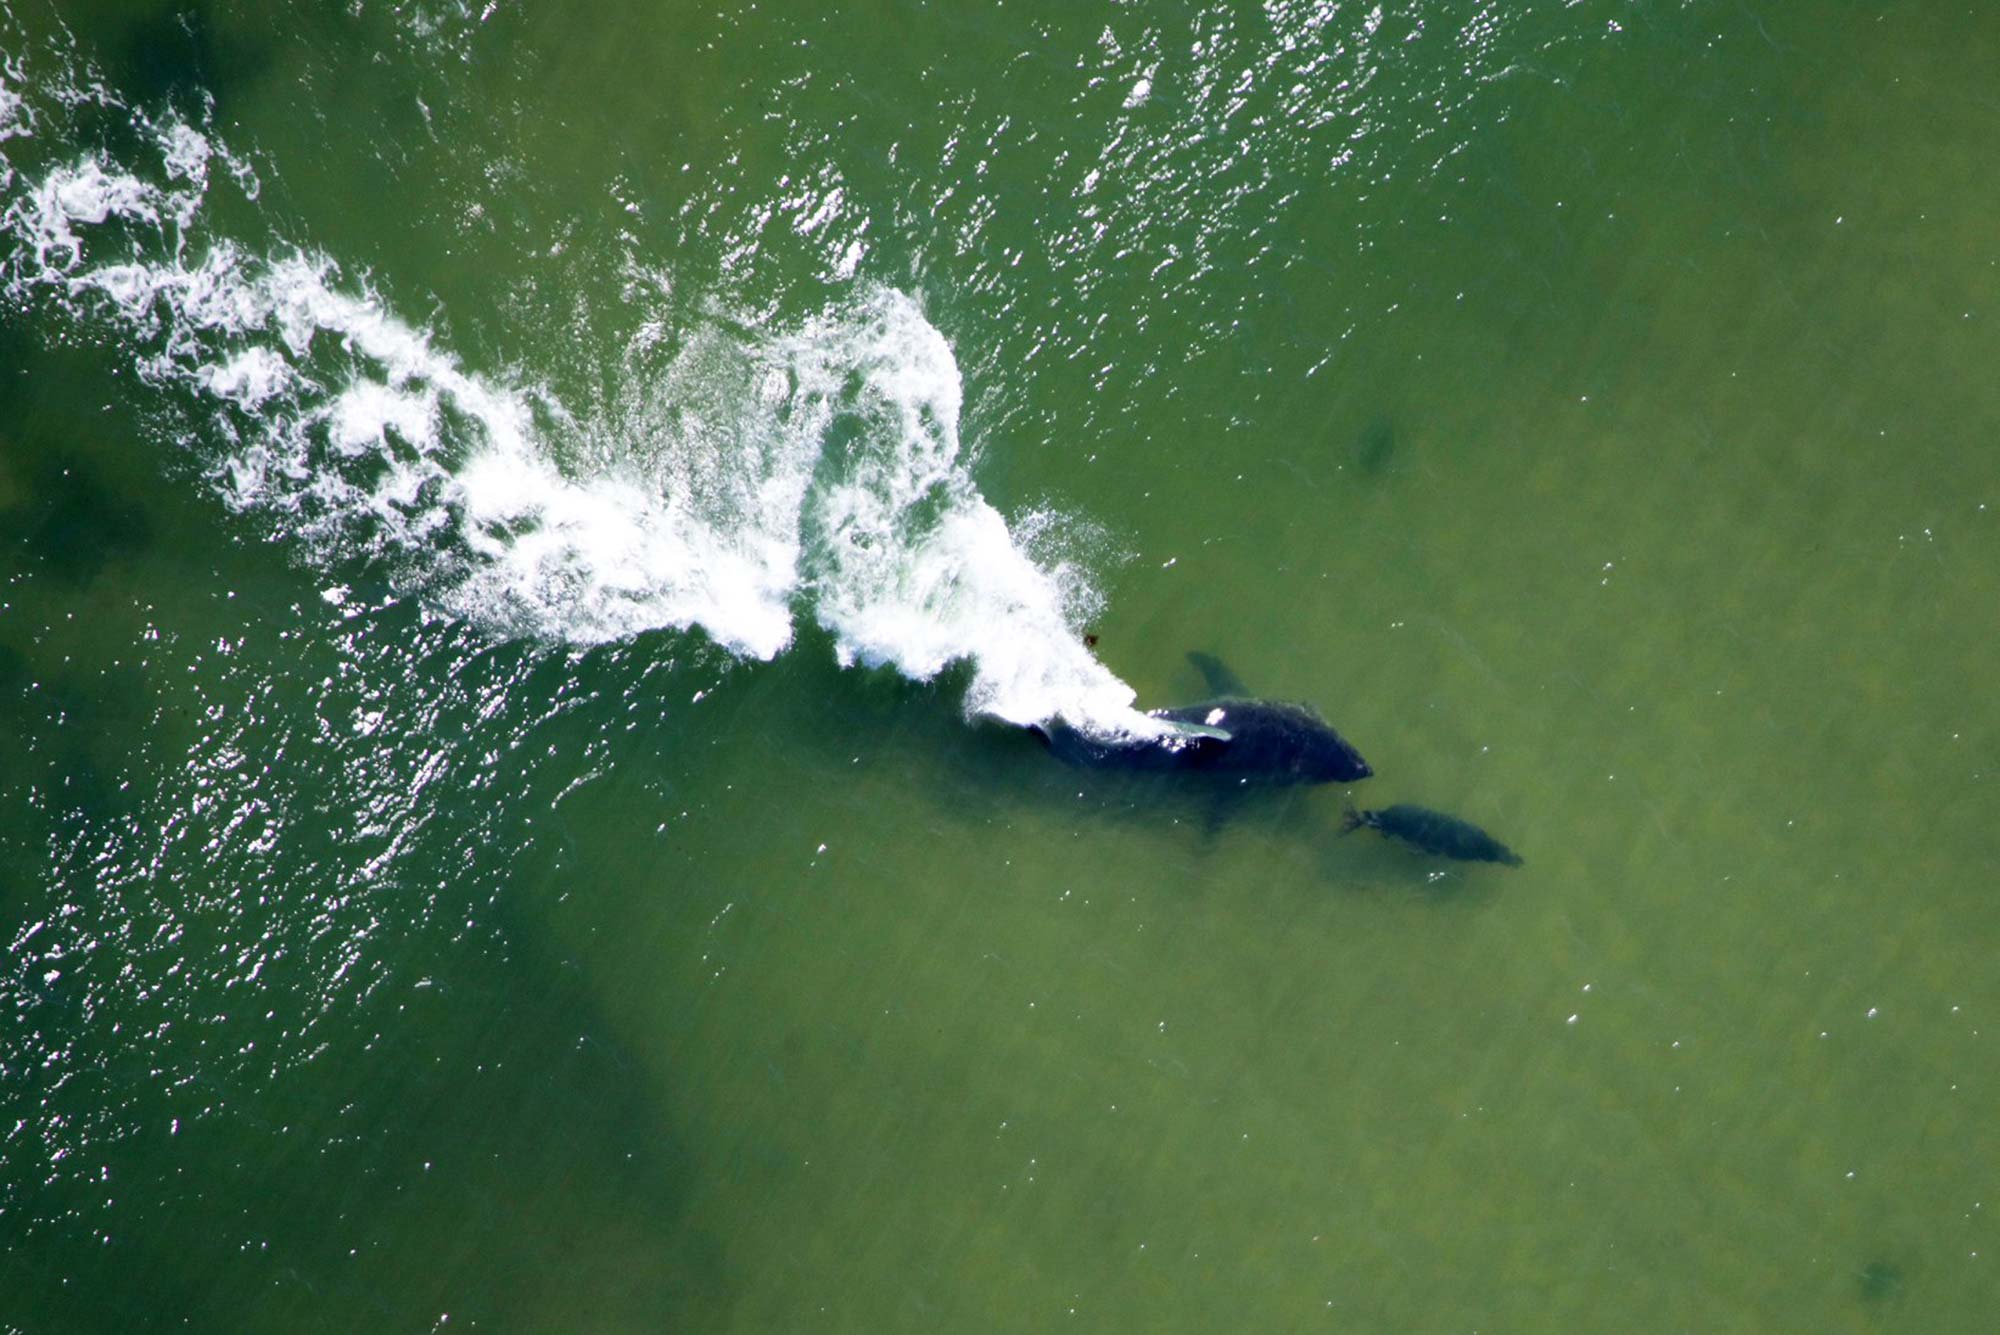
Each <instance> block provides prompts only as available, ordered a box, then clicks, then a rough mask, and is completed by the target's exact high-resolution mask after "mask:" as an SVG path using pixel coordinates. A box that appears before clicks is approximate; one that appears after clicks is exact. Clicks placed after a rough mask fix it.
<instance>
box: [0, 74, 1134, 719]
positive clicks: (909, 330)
mask: <svg viewBox="0 0 2000 1335" xmlns="http://www.w3.org/2000/svg"><path fill="white" fill-rule="evenodd" d="M0 92H6V90H5V89H4V87H0ZM6 96H7V97H8V98H13V94H12V93H11V92H7V93H6ZM17 100H18V99H16V101H17ZM14 106H15V103H14V102H12V101H0V115H4V116H5V117H6V118H7V119H0V125H9V124H15V123H25V119H24V118H25V116H26V113H25V111H21V110H17V109H13V108H14ZM140 124H141V126H142V128H144V129H146V130H147V131H149V132H150V134H151V136H152V139H153V142H154V149H155V160H154V161H153V162H151V163H149V164H120V163H114V162H112V161H111V160H109V159H106V158H104V157H102V156H98V155H85V156H83V157H80V158H79V159H77V160H75V161H73V162H69V163H66V164H63V165H59V166H56V167H54V168H51V169H48V170H46V171H45V173H44V174H43V175H42V176H41V178H40V179H39V180H36V181H33V182H27V183H24V184H22V185H20V186H19V187H18V188H15V189H12V190H10V191H9V193H8V195H7V197H6V204H5V209H4V212H0V227H4V229H5V232H6V234H7V235H8V237H9V239H10V240H11V241H12V243H13V251H14V253H13V255H12V256H11V257H8V258H5V259H4V270H0V273H4V276H5V279H6V282H7V290H8V291H9V293H10V294H11V295H13V296H14V297H16V298H17V299H18V298H26V297H32V298H36V299H42V300H47V301H50V302H53V303H54V304H56V305H57V306H59V307H61V308H63V309H66V310H67V311H68V312H69V313H70V314H71V315H73V316H74V317H75V318H77V319H79V320H82V321H86V322H93V323H97V324H100V325H102V324H105V323H108V324H109V325H110V326H111V327H112V329H113V330H114V331H115V332H117V333H118V334H119V336H121V337H123V338H125V339H126V340H127V341H128V343H129V344H130V346H131V347H132V349H133V362H134V365H135V367H136V368H137V369H138V370H139V371H140V372H141V373H142V375H144V376H145V377H146V378H147V379H149V380H151V381H153V382H155V383H160V384H165V385H171V386H178V387H181V388H184V389H187V390H190V391H193V392H194V394H195V395H196V396H197V398H198V399H199V400H200V401H203V402H206V403H207V404H209V405H210V407H211V410H212V411H213V412H214V413H215V414H216V415H217V416H218V418H220V419H222V427H223V429H221V430H218V431H213V432H204V433H200V437H199V439H198V440H197V441H196V442H195V448H198V449H200V450H202V451H204V452H206V453H207V454H208V456H209V457H208V458H207V460H206V463H207V467H208V471H209V473H210V475H211V476H212V477H213V478H214V479H215V482H216V485H217V487H218V489H219V490H220V492H221V494H222V495H223V496H224V498H225V499H226V500H227V501H228V502H229V504H231V505H232V506H233V507H235V508H237V509H240V510H243V511H249V512H255V513H257V514H259V515H261V516H263V517H264V520H265V522H267V523H268V524H270V525H271V526H272V527H273V528H275V529H276V530H277V531H278V532H280V533H283V534H289V535H290V536H291V537H293V538H294V539H295V540H296V542H297V544H298V546H299V549H300V550H301V552H302V554H304V555H306V556H307V557H308V559H317V558H320V557H325V558H330V559H346V558H350V557H353V556H356V555H370V554H373V555H382V556H388V557H391V558H393V559H392V568H393V569H394V570H395V571H396V572H397V577H398V578H402V579H404V580H405V581H406V582H407V583H409V584H411V585H413V586H414V587H415V589H416V590H417V591H418V592H419V593H421V595H422V596H424V597H427V598H428V599H430V600H431V601H432V602H433V603H434V604H435V605H437V606H439V607H441V608H443V609H445V610H448V611H450V612H452V613H454V614H457V615H461V616H464V617H467V618H469V619H471V620H473V621H475V622H478V623H479V624H482V625H484V626H486V627H488V628H489V629H491V630H494V631H495V632H497V633H502V634H521V635H531V636H538V637H543V638H550V639H557V640H561V641H566V642H570V643H594V642H600V641H604V640H610V639H616V638H621V637H626V636H630V635H633V634H637V633H640V632H642V631H646V630H652V629H658V628H688V627H697V626H698V627H700V628H702V629H703V630H704V631H705V632H706V633H707V634H708V635H709V636H710V638H712V639H713V640H715V641H716V642H717V643H719V644H721V645H723V646H725V647H726V648H728V649H730V650H731V651H733V652H735V653H739V654H743V655H749V656H755V657H760V658H769V657H771V656H773V655H775V654H777V653H779V652H781V651H783V650H784V649H785V648H786V647H787V646H788V645H789V644H790V643H791V642H792V639H793V618H794V615H795V609H796V608H798V607H800V606H810V607H811V609H812V611H813V614H814V615H815V616H816V617H817V619H818V620H819V621H820V623H821V624H822V625H824V626H825V627H826V628H827V629H828V630H829V631H830V632H831V633H832V634H833V636H834V637H835V643H836V651H837V653H838V655H839V658H840V660H841V662H842V663H844V664H854V663H866V664H871V665H887V666H891V667H894V668H895V669H896V670H898V671H900V672H903V673H906V674H908V675H910V676H912V677H915V678H919V679H928V678H930V677H933V676H935V675H936V674H937V673H939V672H940V671H942V670H944V669H945V668H946V667H948V666H950V665H951V664H954V663H958V662H961V661H964V662H969V663H970V664H971V668H972V672H971V685H970V689H969V693H968V697H967V702H966V704H967V708H968V710H970V711H972V712H975V713H981V714H988V715H992V716H994V717H997V718H1001V719H1005V720H1008V721H1011V722H1015V723H1024V724H1025V723H1032V722H1038V721H1042V720H1045V719H1049V718H1053V717H1056V716H1062V717H1064V718H1067V719H1069V720H1070V721H1071V722H1073V723H1076V724H1078V725H1079V726H1083V727H1086V728H1090V729H1093V730H1095V731H1099V732H1105V733H1118V732H1129V733H1144V734H1148V735H1150V734H1153V733H1157V732H1159V731H1160V730H1161V727H1162V725H1159V724H1158V723H1157V722H1155V721H1154V720H1151V719H1149V718H1147V717H1146V716H1145V715H1143V714H1140V713H1139V712H1137V711H1136V710H1134V709H1133V707H1132V695H1133V693H1132V691H1131V688H1130V687H1128V686H1126V685H1125V684H1124V683H1123V682H1121V681H1119V680H1118V678H1117V677H1115V676H1114V675H1112V673H1111V672H1110V671H1109V670H1108V669H1106V668H1105V667H1104V666H1103V665H1102V664H1101V663H1099V662H1098V661H1097V660H1096V659H1095V658H1094V657H1093V656H1092V655H1091V653H1090V652H1089V650H1088V649H1087V648H1086V647H1085V645H1084V644H1083V642H1082V639H1081V636H1080V631H1079V628H1078V624H1079V620H1080V617H1081V615H1082V609H1083V608H1084V607H1085V606H1086V605H1087V603H1088V601H1089V591H1088V584H1087V581H1085V580H1083V579H1082V577H1081V575H1080V572H1078V571H1076V570H1075V569H1072V568H1069V567H1067V566H1064V565H1062V564H1061V563H1056V564H1054V565H1049V564H1044V563H1042V562H1039V561H1037V560H1036V559H1035V558H1034V557H1033V556H1032V555H1031V554H1030V551H1029V549H1028V544H1027V543H1026V542H1024V541H1023V539H1022V535H1020V534H1017V533H1016V532H1014V531H1013V530H1012V529H1011V528H1010V526H1009V524H1008V522H1007V520H1006V519H1005V518H1004V517H1003V516H1002V515H1001V514H1000V513H999V512H998V511H996V510H995V509H994V508H993V507H992V506H991V505H990V504H988V503H987V502H986V500H985V499H984V498H983V497H981V496H980V495H979V492H978V489H977V487H976V485H975V484H974V481H973V478H972V475H971V471H970V462H969V460H968V459H967V457H966V455H965V452H964V450H963V448H962V445H961V441H960V437H959V414H960V400H961V384H960V377H959V372H958V367H957V364H956V361H955V360H954V358H953V356H952V352H951V349H950V347H949V345H948V344H947V343H946V341H945V339H944V337H943V335H942V334H941V333H940V332H939V331H938V330H937V329H936V328H935V327H934V326H933V325H931V324H930V323H929V322H928V321H927V320H926V319H925V318H924V316H923V313H922V311H921V310H920V309H919V308H918V306H917V304H916V303H915V302H914V301H913V300H911V299H910V298H909V297H907V296H904V295H903V294H901V293H897V292H894V291H890V290H887V289H880V290H874V291H870V292H866V293H864V294H862V295H861V296H859V297H858V298H856V299H855V300H853V302H852V303H851V304H850V305H848V306H845V307H843V308H840V309H836V310H833V311H830V312H828V313H827V314H826V315H824V316H823V317H821V318H819V319H817V320H813V321H810V322H808V323H807V324H805V325H804V326H802V327H800V328H797V329H795V330H792V331H790V332H781V333H779V334H777V335H775V336H768V337H766V336H759V335H756V334H752V333H747V332H745V331H743V330H742V329H741V328H739V327H734V326H731V325H730V324H729V323H728V322H727V321H724V320H721V319H717V320H716V321H714V322H713V324H712V326H711V327H708V328H705V329H700V330H697V331H695V332H694V333H693V334H692V335H690V336H687V337H685V338H684V339H683V341H682V342H681V343H680V344H679V345H678V351H676V352H675V353H674V355H673V356H672V357H670V358H669V359H668V360H667V362H666V364H665V365H660V364H657V363H658V354H659V351H660V347H659V345H660V343H661V340H660V338H659V336H658V334H657V331H655V330H653V326H650V325H649V326H647V328H648V330H649V331H652V332H649V333H648V334H647V335H646V336H645V337H643V338H641V339H639V340H635V342H634V345H633V347H632V349H631V351H630V353H629V356H628V385H629V387H628V389H627V391H626V392H625V394H624V395H623V397H622V398H621V400H620V401H619V402H618V403H617V404H615V405H614V406H613V407H612V408H611V409H608V410H606V411H605V412H604V413H602V414H600V415H599V416H598V417H597V418H596V419H594V420H588V421H584V422H581V423H579V422H575V421H573V420H572V419H571V417H570V415H569V414H568V413H567V412H566V411H564V410H563V409H562V407H561V405H560V404H557V403H555V402H554V400H553V398H552V396H550V395H548V394H547V393H546V392H543V391H538V390H536V389H534V388H533V387H523V386H516V385H507V384H502V383H498V382H496V381H494V380H491V379H489V378H485V377H481V376H478V375H474V374H472V373H470V372H468V371H466V370H465V369H464V368H463V367H461V366H460V365H459V364H458V362H457V361H456V359H455V358H454V357H453V356H451V355H450V354H449V353H448V352H445V351H443V350H441V349H439V348H438V347H437V346H435V340H434V338H433V336H432V334H431V333H430V332H429V331H428V330H425V329H423V328H421V327H417V326H412V325H410V324H408V323H406V322H404V321H403V320H401V319H400V318H398V317H397V316H396V315H395V314H394V313H393V312H392V311H391V310H390V309H389V308H388V306H387V304H386V303H385V302H383V301H382V300H381V299H380V298H379V297H378V296H377V295H375V294H374V293H373V292H371V291H370V290H369V289H368V287H367V286H366V285H365V284H363V283H360V282H357V281H355V280H353V279H350V278H347V277H346V276H344V275H343V273H342V272H341V270H340V268H339V266H338V265H337V264H335V263H334V262H333V261H332V260H330V259H328V258H326V257H324V256H316V255H312V254H309V253H305V252H293V253H291V254H285V255H278V256H275V257H263V256H259V255H256V254H254V253H250V252H248V251H245V250H243V249H241V248H239V247H237V246H235V245H233V244H231V243H230V242H229V241H228V240H226V239H210V238H206V237H204V236H202V235H201V214H202V206H203V204H204V201H205V200H206V198H207V194H208V191H209V189H210V187H211V172H210V165H211V163H212V162H214V161H217V160H220V161H223V162H225V163H228V164H229V165H230V168H231V174H230V176H229V177H224V178H221V179H223V180H229V179H232V178H233V179H234V180H235V181H236V183H237V185H238V187H239V189H241V190H242V191H243V192H244V193H245V194H246V196H247V195H249V194H250V193H251V192H252V191H253V190H254V185H255V182H254V178H250V177H247V175H246V173H245V172H243V171H240V170H238V168H237V164H236V160H235V159H233V158H232V157H230V155H229V154H228V153H227V152H226V151H225V150H223V149H222V148H221V147H220V146H218V145H216V144H215V143H213V142H212V141H211V140H210V139H209V138H208V137H207V136H205V135H203V134H201V133H200V132H199V131H197V130H195V129H193V128H191V127H189V126H187V125H185V124H182V123H178V122H174V123H169V124H166V125H163V126H158V127H155V126H152V125H150V124H149V123H145V122H140ZM113 224H116V225H113ZM99 251H102V252H104V253H102V254H100V253H97V252H99ZM536 405H540V406H541V407H542V408H543V409H545V411H543V412H542V413H541V414H540V415H539V416H538V414H537V413H536V412H535V411H534V408H535V407H536ZM218 441H221V442H223V443H222V444H221V445H219V446H218V444H217V442H218Z"/></svg>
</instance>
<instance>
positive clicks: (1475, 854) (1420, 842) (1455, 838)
mask: <svg viewBox="0 0 2000 1335" xmlns="http://www.w3.org/2000/svg"><path fill="white" fill-rule="evenodd" d="M1364 826H1365V827H1366V828H1368V829H1371V830H1379V831H1381V832H1382V833H1383V834H1386V835H1388V836H1389V837H1390V838H1392V839H1400V840H1402V841H1403V842H1404V843H1406V844H1409V845H1410V846H1411V847H1413V848H1419V849H1422V850H1423V851H1424V852H1426V853H1435V854H1436V855H1438V856H1439V857H1446V858H1455V859H1457V860H1458V861H1460V862H1500V863H1505V864H1506V865H1507V866H1509V867H1518V866H1520V865H1521V858H1520V855H1519V854H1517V853H1515V852H1514V851H1513V850H1512V849H1510V848H1508V847H1507V845H1505V844H1503V843H1501V842H1500V841H1499V840H1498V839H1495V838H1494V837H1493V836H1492V835H1490V834H1488V833H1486V831H1484V830H1482V829H1480V828H1479V827H1478V826H1477V825H1474V824H1472V823H1471V822H1470V821H1462V820H1460V819H1459V818H1458V817H1456V816H1448V815H1446V814H1445V813H1444V812H1442V811H1432V810H1431V809H1430V808H1429V807H1420V806H1415V805H1412V804H1410V803H1407V802H1398V803H1397V804H1396V805H1395V806H1393V807H1384V808H1382V810H1380V811H1356V810H1354V808H1352V807H1349V808H1348V810H1347V818H1346V819H1345V820H1344V821H1342V822H1341V826H1340V832H1341V833H1342V834H1348V833H1350V832H1352V831H1354V830H1358V829H1361V828H1363V827H1364Z"/></svg>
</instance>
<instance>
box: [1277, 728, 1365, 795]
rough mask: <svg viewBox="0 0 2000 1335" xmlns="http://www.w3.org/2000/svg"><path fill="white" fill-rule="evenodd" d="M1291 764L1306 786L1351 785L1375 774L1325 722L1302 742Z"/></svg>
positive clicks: (1356, 752) (1357, 753)
mask: <svg viewBox="0 0 2000 1335" xmlns="http://www.w3.org/2000/svg"><path fill="white" fill-rule="evenodd" d="M1293 764H1294V765H1295V766H1296V768H1297V770H1298V773H1299V776H1300V777H1301V778H1303V779H1304V780H1305V781H1306V782H1308V783H1354V782H1355V781H1357V780H1360V779H1365V778H1367V777H1368V776H1369V775H1371V774H1373V773H1374V772H1375V771H1374V770H1373V769H1371V768H1369V765H1368V762H1367V761H1366V760H1363V759H1362V758H1361V753H1360V752H1359V751H1357V750H1355V749H1354V748H1353V747H1352V746H1350V745H1348V742H1347V739H1346V738H1345V737H1342V736H1341V735H1340V734H1339V733H1337V732H1335V731H1334V730H1333V729H1332V728H1329V727H1327V726H1326V725H1325V724H1324V723H1322V724H1319V725H1318V726H1317V727H1315V728H1313V729H1312V730H1311V732H1310V734H1309V735H1308V736H1307V737H1305V738H1304V739H1302V740H1301V742H1300V744H1299V747H1298V751H1297V754H1296V756H1295V757H1294V760H1293Z"/></svg>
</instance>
